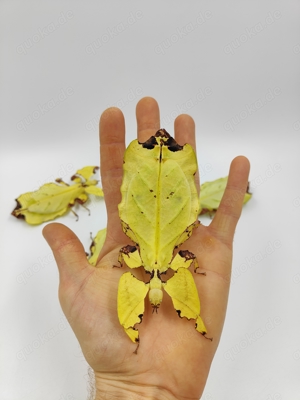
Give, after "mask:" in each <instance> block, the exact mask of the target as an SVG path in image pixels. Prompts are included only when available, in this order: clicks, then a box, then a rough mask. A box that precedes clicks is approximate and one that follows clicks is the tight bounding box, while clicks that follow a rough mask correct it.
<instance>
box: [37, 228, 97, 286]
mask: <svg viewBox="0 0 300 400" xmlns="http://www.w3.org/2000/svg"><path fill="white" fill-rule="evenodd" d="M43 236H44V238H45V239H46V241H47V242H48V244H49V246H50V247H51V250H52V251H53V255H54V258H55V260H56V263H57V266H58V270H59V275H60V283H61V284H62V283H66V284H69V283H71V282H72V283H77V284H80V282H82V280H83V279H84V276H86V275H87V274H88V273H89V272H90V271H88V270H89V267H90V264H89V263H88V261H87V258H86V254H85V251H84V248H83V245H82V243H81V242H80V240H79V239H78V237H77V236H76V235H75V233H74V232H72V231H71V230H70V229H69V228H67V227H66V226H65V225H63V224H59V223H51V224H48V225H46V226H45V228H44V229H43Z"/></svg>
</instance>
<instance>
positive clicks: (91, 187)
mask: <svg viewBox="0 0 300 400" xmlns="http://www.w3.org/2000/svg"><path fill="white" fill-rule="evenodd" d="M97 169H99V167H95V166H88V167H84V168H82V169H80V170H78V171H77V172H76V174H75V175H73V176H72V177H71V180H72V181H73V182H74V184H72V185H68V184H67V183H65V182H64V181H63V180H62V179H60V178H58V179H56V183H54V182H53V183H46V184H44V185H43V186H41V187H40V188H39V189H38V190H36V191H34V192H27V193H24V194H21V196H19V197H18V198H17V199H16V202H17V206H16V208H15V209H14V210H13V211H12V215H14V216H15V217H16V218H23V219H25V221H26V222H27V223H28V224H31V225H38V224H41V223H43V222H45V221H50V220H52V219H54V218H57V217H59V216H61V215H63V214H66V213H67V212H68V211H72V212H73V213H74V214H75V215H76V217H77V219H78V215H77V214H76V213H75V211H73V210H72V207H73V206H74V204H75V203H79V204H81V205H83V204H84V203H85V202H86V201H87V200H88V198H89V194H93V195H95V196H103V191H102V189H101V188H99V187H97V186H96V185H97V183H98V181H97V180H95V179H91V177H92V175H93V174H94V173H95V172H96V170H97Z"/></svg>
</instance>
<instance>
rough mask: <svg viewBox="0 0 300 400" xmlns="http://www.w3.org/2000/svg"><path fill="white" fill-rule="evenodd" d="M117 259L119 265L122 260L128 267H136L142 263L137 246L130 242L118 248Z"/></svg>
mask: <svg viewBox="0 0 300 400" xmlns="http://www.w3.org/2000/svg"><path fill="white" fill-rule="evenodd" d="M118 261H119V263H120V265H121V266H122V263H123V261H124V262H125V263H126V265H127V266H128V267H129V268H138V267H141V266H142V265H143V262H142V259H141V256H140V253H139V250H138V248H137V247H136V246H131V245H130V244H128V245H127V246H124V247H122V248H121V249H120V252H119V258H118Z"/></svg>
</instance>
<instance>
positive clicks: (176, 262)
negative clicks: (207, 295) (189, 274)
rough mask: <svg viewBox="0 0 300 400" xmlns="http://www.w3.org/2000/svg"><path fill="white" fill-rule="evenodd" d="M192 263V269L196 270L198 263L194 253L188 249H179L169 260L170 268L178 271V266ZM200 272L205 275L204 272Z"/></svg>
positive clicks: (183, 266)
mask: <svg viewBox="0 0 300 400" xmlns="http://www.w3.org/2000/svg"><path fill="white" fill-rule="evenodd" d="M192 263H194V271H195V272H196V270H197V268H199V265H198V261H197V258H196V256H195V254H193V253H191V252H190V251H188V250H180V251H179V252H178V253H177V254H176V256H175V257H174V258H173V260H172V261H171V263H170V268H172V269H173V270H174V271H178V268H189V267H190V265H192ZM202 274H203V275H206V273H205V272H203V273H202Z"/></svg>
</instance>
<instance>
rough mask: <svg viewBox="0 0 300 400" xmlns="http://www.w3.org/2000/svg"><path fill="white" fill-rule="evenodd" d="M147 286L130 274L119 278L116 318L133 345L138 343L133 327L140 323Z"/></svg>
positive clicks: (137, 333) (136, 331)
mask: <svg viewBox="0 0 300 400" xmlns="http://www.w3.org/2000/svg"><path fill="white" fill-rule="evenodd" d="M148 290H149V285H148V284H146V283H144V282H142V281H140V280H138V279H137V278H136V277H135V276H133V275H132V274H131V273H130V272H125V274H123V275H122V276H121V278H120V281H119V288H118V317H119V321H120V324H121V325H122V326H123V328H124V329H125V332H126V333H127V335H128V336H129V337H130V339H131V340H132V341H133V342H134V343H139V332H138V330H137V329H136V328H135V327H134V326H135V325H136V324H140V323H141V322H142V318H143V314H144V310H145V303H144V300H145V297H146V295H147V293H148Z"/></svg>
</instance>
